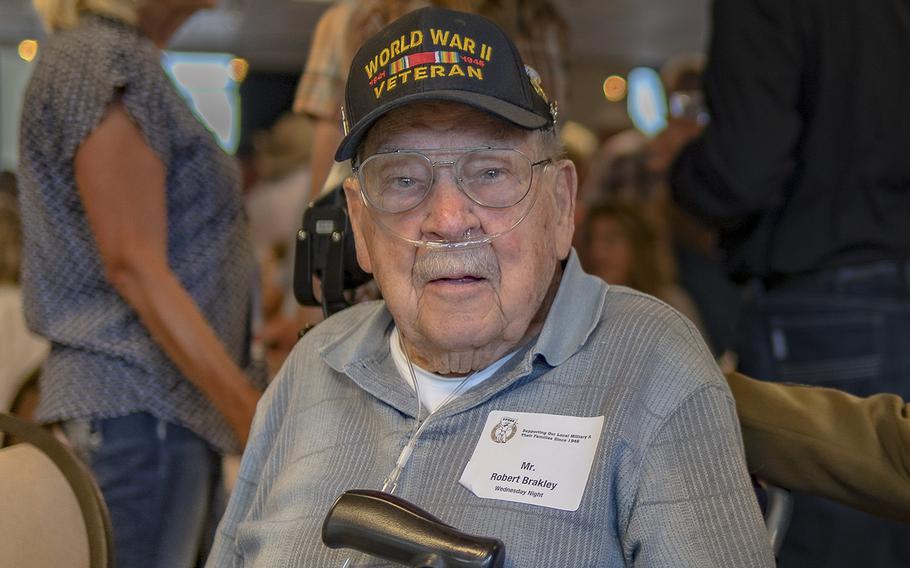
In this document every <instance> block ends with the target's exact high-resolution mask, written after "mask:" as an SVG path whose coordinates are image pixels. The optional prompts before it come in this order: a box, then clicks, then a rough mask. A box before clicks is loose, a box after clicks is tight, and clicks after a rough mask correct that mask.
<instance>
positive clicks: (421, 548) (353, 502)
mask: <svg viewBox="0 0 910 568" xmlns="http://www.w3.org/2000/svg"><path fill="white" fill-rule="evenodd" d="M322 542H324V543H325V544H326V546H328V547H330V548H350V549H353V550H358V551H360V552H363V553H366V554H369V555H371V556H375V557H377V558H382V559H384V560H389V561H391V562H397V563H399V564H403V565H405V566H410V567H412V568H502V565H503V562H504V560H505V545H504V544H503V543H502V541H500V540H499V539H495V538H486V537H480V536H473V535H469V534H465V533H463V532H461V531H459V530H457V529H455V528H453V527H451V526H449V525H447V524H445V523H443V522H442V521H440V520H439V519H437V518H436V517H434V516H432V515H430V514H429V513H427V512H426V511H424V510H423V509H420V508H419V507H417V506H416V505H414V504H413V503H410V502H408V501H405V500H404V499H401V498H399V497H395V496H394V495H389V494H388V493H383V492H381V491H371V490H368V489H352V490H350V491H345V492H344V493H343V494H342V495H341V496H340V497H339V498H338V500H337V501H335V504H334V505H333V506H332V509H331V510H330V511H329V513H328V515H326V518H325V522H324V523H323V524H322Z"/></svg>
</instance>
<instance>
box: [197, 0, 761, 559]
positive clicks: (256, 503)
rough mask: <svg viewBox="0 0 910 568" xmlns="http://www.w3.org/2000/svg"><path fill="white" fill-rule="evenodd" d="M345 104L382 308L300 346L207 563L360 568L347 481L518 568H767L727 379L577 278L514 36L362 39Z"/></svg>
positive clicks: (566, 188)
mask: <svg viewBox="0 0 910 568" xmlns="http://www.w3.org/2000/svg"><path fill="white" fill-rule="evenodd" d="M344 111H345V112H344V115H345V121H346V127H347V131H348V133H347V135H346V137H345V139H344V140H343V141H342V143H341V146H340V148H339V150H338V153H337V158H338V159H347V158H353V163H354V169H355V176H354V177H352V178H350V179H349V180H348V181H347V182H346V184H345V191H346V195H347V200H348V206H349V209H350V214H351V219H352V223H353V228H354V233H355V237H356V247H357V255H358V260H359V262H360V264H361V266H362V267H363V268H364V269H365V270H367V271H369V272H372V273H373V275H374V276H375V278H376V280H377V282H378V284H379V287H380V289H381V291H382V294H383V297H384V301H382V302H374V303H369V304H361V305H358V306H355V307H353V308H350V309H348V310H345V311H344V312H341V313H340V314H337V315H336V316H334V317H332V318H330V319H329V320H327V321H326V322H324V323H322V324H320V325H319V326H318V327H316V328H315V329H314V330H313V331H311V332H310V333H309V334H307V335H306V336H305V337H304V339H303V340H302V341H301V342H300V343H299V344H298V345H297V347H296V348H295V350H294V352H293V353H292V354H291V356H290V358H289V359H288V361H287V362H286V364H285V366H284V368H283V369H282V371H281V372H280V374H279V376H278V377H277V378H276V379H275V381H274V383H273V384H272V385H271V386H270V388H269V390H268V391H267V393H266V394H265V396H264V398H263V400H262V402H261V403H260V406H259V408H258V411H257V415H256V419H255V423H254V428H253V433H252V435H251V438H250V442H249V445H248V447H247V450H246V454H245V455H244V458H243V464H242V466H241V471H240V475H239V479H238V481H237V485H236V487H235V490H234V495H233V496H232V499H231V502H230V505H229V507H228V510H227V512H226V515H225V517H224V519H223V521H222V524H221V526H220V528H219V532H218V535H217V539H216V543H215V550H214V552H213V555H212V556H211V557H210V559H209V566H217V567H222V566H240V565H243V566H308V567H315V566H320V567H322V566H340V565H342V563H343V561H344V560H345V558H346V557H347V554H346V553H344V552H340V551H336V550H330V549H328V548H326V547H325V546H324V545H322V544H321V542H320V536H319V535H320V528H321V525H322V521H323V518H324V516H325V514H326V512H327V511H328V510H329V508H330V507H331V506H332V503H333V502H334V500H335V499H336V498H337V497H338V495H339V494H341V493H342V492H343V491H345V490H347V489H350V488H382V489H383V490H385V491H387V492H394V493H395V494H397V495H399V496H400V497H403V498H405V499H407V500H410V501H412V502H414V503H416V504H417V505H419V506H421V507H422V508H424V509H426V510H428V511H430V512H431V513H432V514H434V515H436V516H438V517H439V518H441V519H443V520H444V521H446V522H447V523H450V524H452V525H453V526H456V527H458V528H460V529H462V530H465V531H467V532H470V533H474V534H481V535H487V536H494V537H498V538H499V539H501V540H502V541H503V542H504V543H505V545H506V553H507V561H506V565H507V566H525V567H543V566H624V565H637V566H674V567H679V566H692V567H696V566H697V567H706V566H723V567H734V566H735V567H740V566H769V565H771V564H772V563H773V560H772V558H771V552H770V547H769V543H768V537H767V535H766V534H765V531H764V527H763V524H762V519H761V516H760V513H759V511H758V508H757V505H756V500H755V496H754V493H753V490H752V487H751V485H750V482H749V478H748V474H747V472H746V466H745V462H744V458H743V454H742V443H741V438H740V433H739V429H738V426H737V422H736V414H735V411H734V406H733V400H732V398H731V396H730V393H729V391H728V389H727V387H726V384H725V383H724V381H723V378H722V377H721V375H720V373H719V371H718V369H717V367H716V366H715V365H714V363H713V361H712V359H711V356H710V354H709V352H708V350H707V349H706V348H705V345H704V343H703V342H702V340H701V339H700V337H699V335H698V333H697V332H696V331H695V329H694V327H693V326H692V325H691V324H690V323H689V322H688V321H686V320H685V319H683V318H682V317H681V316H679V315H678V314H677V313H675V312H674V311H672V310H671V309H669V308H668V307H667V306H665V305H664V304H662V303H660V302H658V301H656V300H654V299H653V298H651V297H649V296H645V295H643V294H639V293H636V292H633V291H631V290H628V289H625V288H620V287H610V286H608V285H606V284H604V282H602V281H601V280H599V279H597V278H594V277H592V276H589V275H586V274H584V273H583V272H582V271H581V269H580V267H579V264H578V259H577V257H576V255H575V253H574V252H573V251H572V249H571V237H572V231H573V228H574V227H573V212H574V205H575V189H576V177H575V168H574V166H573V164H572V163H571V162H570V161H568V160H564V159H561V158H560V150H559V146H558V143H557V137H556V135H555V118H556V116H555V115H556V109H555V105H551V104H550V103H548V102H547V98H546V93H544V91H543V89H542V88H541V87H540V84H539V78H538V77H537V75H536V73H535V72H534V71H533V70H532V69H530V68H526V67H525V66H524V65H523V64H522V62H521V60H520V58H519V57H518V55H517V52H516V50H515V48H514V46H513V45H512V43H511V42H510V41H509V39H508V38H507V37H506V36H505V35H504V33H503V32H502V31H501V30H500V29H498V28H497V27H496V26H495V25H494V24H492V23H491V22H489V21H488V20H485V19H483V18H481V17H478V16H471V15H468V14H462V13H458V12H451V11H446V10H441V9H435V8H427V9H423V10H419V11H416V12H412V13H410V14H408V15H406V16H404V17H403V18H401V19H399V20H397V21H396V22H393V23H392V24H390V25H389V26H388V27H387V28H386V29H384V30H383V31H382V32H380V33H379V34H378V35H376V36H374V37H373V38H371V39H370V40H368V41H367V43H366V44H365V45H364V46H363V47H362V48H361V50H360V52H359V53H358V55H357V56H356V58H355V59H354V63H353V67H352V71H351V74H350V79H349V82H348V85H347V92H346V101H345V109H344ZM360 561H365V560H364V559H362V558H361V559H360Z"/></svg>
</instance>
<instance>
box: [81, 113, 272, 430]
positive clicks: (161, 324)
mask: <svg viewBox="0 0 910 568" xmlns="http://www.w3.org/2000/svg"><path fill="white" fill-rule="evenodd" d="M74 162H75V164H74V165H75V172H76V184H77V186H78V188H79V194H80V196H81V199H82V204H83V206H84V207H85V211H86V215H87V217H88V221H89V225H90V227H91V231H92V233H93V234H94V237H95V241H96V243H97V245H98V249H99V251H100V254H101V259H102V262H103V264H104V269H105V274H106V277H107V279H108V281H109V282H110V283H111V285H112V286H113V287H114V288H115V289H116V290H117V292H118V293H119V294H120V295H121V296H122V297H123V299H124V300H126V302H127V303H129V304H130V306H132V307H133V309H135V310H136V312H137V313H138V314H139V318H140V319H141V320H142V322H143V324H144V325H145V326H146V328H148V330H149V332H150V333H151V336H152V338H153V339H154V340H155V341H156V342H157V343H158V345H160V346H161V348H162V349H163V350H164V352H165V353H166V354H167V355H168V357H170V358H171V360H172V361H173V362H174V364H175V365H176V366H177V368H178V369H180V371H181V372H182V373H183V374H184V375H185V376H186V377H187V378H188V379H189V380H190V381H192V382H193V384H195V385H196V386H197V387H198V388H199V389H200V390H201V391H202V392H203V393H204V394H205V396H207V397H208V398H209V400H211V401H212V403H213V404H214V406H215V408H217V409H218V410H219V412H221V413H222V414H223V415H224V417H225V418H226V419H227V421H228V423H229V424H230V425H231V427H232V428H233V430H234V432H235V433H236V434H237V436H238V438H239V439H240V441H241V443H245V442H246V438H247V436H248V434H249V428H250V423H251V422H252V418H253V413H254V411H255V408H256V402H257V400H258V399H259V394H260V393H259V392H258V391H257V390H256V389H255V388H254V387H253V386H252V385H251V384H250V382H249V381H248V380H247V378H246V376H245V375H244V373H243V371H241V370H240V368H239V367H238V366H237V365H236V364H235V363H234V362H233V361H232V360H231V358H230V356H229V355H228V353H227V351H226V349H225V347H224V346H223V345H222V343H221V341H220V340H219V339H218V337H217V336H216V335H215V333H214V331H213V330H212V328H211V327H210V326H209V324H208V322H206V320H205V318H204V316H203V315H202V313H201V312H200V311H199V308H198V307H197V306H196V304H195V303H194V302H193V299H192V298H191V297H190V295H189V293H188V292H187V291H186V290H185V289H184V288H183V286H182V285H181V284H180V282H179V281H178V279H177V277H176V276H175V274H174V273H173V272H172V271H171V269H170V267H169V266H168V263H167V239H168V235H167V209H166V205H165V192H166V189H165V179H166V172H165V168H164V165H163V164H162V162H161V160H160V159H159V158H158V156H157V155H156V154H155V153H154V152H153V151H152V149H151V148H150V147H149V145H148V144H147V142H146V140H145V138H144V137H143V135H142V133H141V132H140V130H139V128H138V127H137V126H136V125H135V124H134V123H133V122H132V120H130V118H129V116H128V115H127V113H126V110H125V109H124V108H123V106H122V104H120V103H113V104H112V105H111V106H110V107H109V109H108V112H107V114H106V116H105V117H104V118H103V119H102V121H101V124H100V125H99V126H98V128H97V129H96V130H94V131H93V132H92V133H91V134H90V135H89V136H88V137H87V138H86V139H85V141H84V142H83V143H82V145H81V146H80V147H79V149H78V151H77V152H76V156H75V160H74Z"/></svg>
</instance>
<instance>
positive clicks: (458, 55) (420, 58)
mask: <svg viewBox="0 0 910 568" xmlns="http://www.w3.org/2000/svg"><path fill="white" fill-rule="evenodd" d="M416 101H453V102H458V103H463V104H466V105H469V106H472V107H475V108H477V109H480V110H482V111H485V112H488V113H490V114H493V115H495V116H497V117H499V118H502V119H504V120H506V121H508V122H511V123H513V124H515V125H517V126H520V127H522V128H527V129H532V130H536V129H539V128H543V127H545V126H551V125H553V124H554V122H555V120H556V108H555V105H551V104H550V102H549V101H548V100H547V95H546V93H545V92H544V90H543V87H541V84H540V75H538V74H537V72H536V71H534V69H532V68H531V67H528V66H526V65H525V64H524V63H523V62H522V60H521V56H520V55H519V54H518V50H517V49H516V48H515V44H514V43H512V40H510V39H509V38H508V36H507V35H506V33H505V32H504V31H503V30H502V29H500V28H499V26H497V25H496V24H494V23H493V22H492V21H490V20H488V19H487V18H484V17H483V16H478V15H476V14H467V13H464V12H456V11H453V10H445V9H443V8H435V7H430V8H421V9H420V10H415V11H413V12H409V13H407V14H405V15H404V16H402V17H401V18H399V19H397V20H395V21H394V22H392V23H390V24H389V25H388V26H386V27H385V28H384V29H382V30H381V31H380V32H379V33H377V34H376V35H374V36H373V37H371V38H370V39H368V40H367V41H366V42H365V43H364V44H363V46H361V48H360V49H359V50H358V51H357V54H356V55H355V56H354V60H353V62H352V63H351V71H350V73H349V74H348V82H347V86H346V87H345V93H344V107H343V108H342V120H343V122H344V131H345V137H344V139H343V140H342V141H341V144H340V145H339V146H338V151H337V152H336V153H335V159H336V160H338V161H342V160H348V159H350V158H352V157H353V156H354V153H355V152H356V151H357V147H358V146H359V145H360V142H361V140H363V137H364V136H365V135H366V133H367V131H368V130H369V129H370V127H371V126H372V125H373V123H374V122H376V121H377V120H379V118H381V117H382V116H383V115H384V114H385V113H387V112H389V111H390V110H393V109H396V108H399V107H401V106H404V105H407V104H410V103H413V102H416Z"/></svg>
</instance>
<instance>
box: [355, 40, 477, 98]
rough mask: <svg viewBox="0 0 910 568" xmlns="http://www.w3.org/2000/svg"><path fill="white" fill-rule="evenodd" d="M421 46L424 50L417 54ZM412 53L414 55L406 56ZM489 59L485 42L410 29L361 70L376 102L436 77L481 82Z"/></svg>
mask: <svg viewBox="0 0 910 568" xmlns="http://www.w3.org/2000/svg"><path fill="white" fill-rule="evenodd" d="M428 37H429V40H430V41H429V43H428V44H427V42H426V39H427V38H428ZM421 47H423V48H424V49H423V51H416V50H417V49H418V48H421ZM428 47H429V48H440V49H427V48H428ZM412 50H414V53H407V54H406V53H405V52H409V51H412ZM492 56H493V49H492V48H491V47H490V46H489V45H487V44H485V43H482V42H481V43H478V42H477V41H476V40H474V39H473V38H471V37H468V36H463V35H461V34H458V33H454V32H451V31H449V30H442V29H437V28H430V29H429V30H427V33H424V31H423V30H413V31H411V32H410V33H406V34H402V35H401V36H399V37H398V38H397V39H395V40H393V41H392V42H390V43H389V45H388V46H387V47H384V48H382V50H380V51H379V53H377V54H376V55H374V56H373V57H372V58H371V59H370V61H369V62H368V63H367V64H366V65H365V66H364V69H363V70H364V72H365V73H366V75H367V78H368V79H369V85H370V87H371V88H372V89H373V95H374V96H375V97H376V98H377V99H379V98H381V97H382V96H383V95H384V94H385V93H387V92H389V91H392V90H394V89H396V88H397V87H398V86H399V85H404V84H406V83H408V82H409V81H423V80H425V79H435V78H437V77H467V78H470V79H476V80H478V81H483V80H484V76H483V71H484V67H485V66H486V64H487V62H488V61H490V60H491V59H492Z"/></svg>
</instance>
